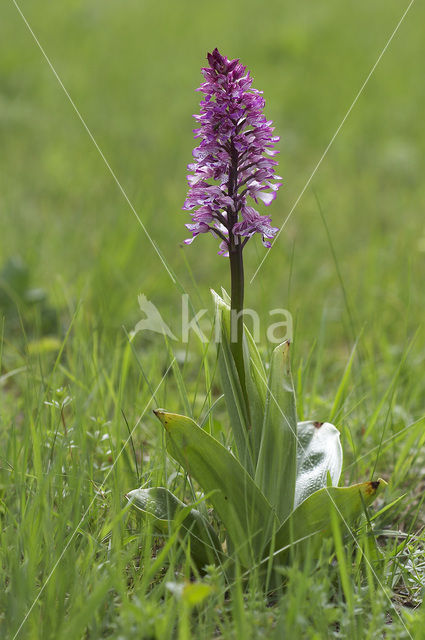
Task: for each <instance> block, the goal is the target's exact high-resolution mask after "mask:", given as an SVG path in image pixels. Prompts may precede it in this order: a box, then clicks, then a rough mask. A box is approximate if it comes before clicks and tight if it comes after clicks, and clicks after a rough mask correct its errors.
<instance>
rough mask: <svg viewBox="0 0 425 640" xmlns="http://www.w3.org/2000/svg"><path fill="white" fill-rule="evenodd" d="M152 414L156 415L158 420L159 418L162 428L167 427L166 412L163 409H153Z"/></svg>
mask: <svg viewBox="0 0 425 640" xmlns="http://www.w3.org/2000/svg"><path fill="white" fill-rule="evenodd" d="M153 412H154V414H155V415H156V417H157V418H158V420H160V421H161V422H162V424H163V426H164V428H165V429H166V428H167V424H168V421H167V412H166V411H165V409H153Z"/></svg>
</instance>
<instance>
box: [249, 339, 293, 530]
mask: <svg viewBox="0 0 425 640" xmlns="http://www.w3.org/2000/svg"><path fill="white" fill-rule="evenodd" d="M296 466H297V417H296V408H295V393H294V387H293V384H292V377H291V370H290V362H289V342H288V341H286V342H283V343H282V344H280V345H279V346H278V347H276V349H275V350H274V351H273V355H272V360H271V364H270V375H269V380H268V388H267V397H266V406H265V415H264V424H263V431H262V438H261V446H260V454H259V457H258V464H257V469H256V473H255V481H256V483H257V484H258V486H259V487H260V489H261V491H262V492H263V493H264V495H265V496H266V498H267V500H268V501H269V502H270V503H271V505H272V507H273V508H274V509H275V511H276V515H277V517H278V520H279V522H283V521H284V520H285V519H286V518H287V517H288V516H289V514H290V513H291V512H292V510H293V506H294V495H295V478H296Z"/></svg>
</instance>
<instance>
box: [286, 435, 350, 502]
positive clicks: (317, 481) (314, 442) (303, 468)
mask: <svg viewBox="0 0 425 640" xmlns="http://www.w3.org/2000/svg"><path fill="white" fill-rule="evenodd" d="M297 443H298V447H297V478H296V483H295V500H294V506H295V507H297V506H298V505H299V504H301V502H303V501H304V500H305V499H306V498H308V496H309V495H311V494H312V493H314V492H315V491H318V490H319V489H322V488H323V487H326V486H327V476H328V473H329V476H330V480H331V485H332V486H337V485H338V482H339V478H340V476H341V469H342V447H341V442H340V434H339V431H338V429H337V428H336V427H334V426H333V425H332V424H330V423H329V422H299V423H298V441H297Z"/></svg>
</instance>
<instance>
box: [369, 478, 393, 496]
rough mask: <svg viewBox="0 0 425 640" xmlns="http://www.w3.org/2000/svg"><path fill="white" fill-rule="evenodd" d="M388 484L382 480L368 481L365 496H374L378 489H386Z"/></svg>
mask: <svg viewBox="0 0 425 640" xmlns="http://www.w3.org/2000/svg"><path fill="white" fill-rule="evenodd" d="M387 484H388V482H385V480H383V479H382V478H379V479H378V480H370V481H369V482H367V483H366V495H368V496H374V495H376V493H377V492H378V489H379V487H382V488H384V487H386V486H387Z"/></svg>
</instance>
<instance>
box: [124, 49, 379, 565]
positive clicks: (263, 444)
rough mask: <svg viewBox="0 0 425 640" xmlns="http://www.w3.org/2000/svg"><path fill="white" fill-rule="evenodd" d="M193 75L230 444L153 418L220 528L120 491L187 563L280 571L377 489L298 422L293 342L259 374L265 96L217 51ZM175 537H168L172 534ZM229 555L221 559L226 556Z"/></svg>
mask: <svg viewBox="0 0 425 640" xmlns="http://www.w3.org/2000/svg"><path fill="white" fill-rule="evenodd" d="M208 63H209V65H208V66H207V67H206V68H204V69H202V73H203V76H204V79H205V82H204V83H203V84H202V85H201V87H200V89H199V90H200V91H202V92H203V93H204V99H203V100H202V102H201V109H200V115H196V116H195V118H196V120H197V121H198V123H199V128H198V129H196V130H195V136H196V137H197V138H199V139H200V144H199V146H198V147H197V148H196V149H195V150H194V152H193V156H194V162H193V163H192V164H190V165H189V167H188V168H189V171H190V173H189V176H188V182H189V193H188V196H187V199H186V202H185V204H184V207H183V208H184V209H185V210H187V211H190V212H191V215H192V222H191V223H189V224H187V225H186V226H187V227H188V228H189V230H190V231H191V233H192V237H191V238H190V239H188V240H186V243H187V244H190V243H191V242H192V241H193V240H194V239H195V238H196V237H197V236H198V235H200V234H203V233H211V234H212V235H213V236H214V237H216V238H218V240H219V241H220V247H219V253H220V254H221V255H223V256H226V257H228V258H229V261H230V275H231V295H230V297H229V296H228V295H227V294H226V292H225V291H224V290H223V291H222V294H221V295H219V294H217V293H215V292H213V296H214V300H215V305H216V309H217V316H216V317H218V321H219V322H220V343H219V347H218V360H219V370H220V377H221V383H222V388H223V393H224V398H225V402H226V407H227V411H228V416H229V424H230V429H231V436H232V444H231V447H230V448H227V447H226V446H224V445H223V444H222V443H221V442H219V441H218V440H217V439H216V438H214V437H213V436H212V435H211V434H210V433H208V432H207V430H206V429H205V428H204V427H203V425H198V424H196V423H195V422H194V421H193V420H192V419H191V418H189V417H186V416H182V415H177V414H174V413H169V412H167V411H165V410H163V409H157V410H156V411H155V414H156V416H157V417H158V418H159V420H160V421H161V423H162V425H163V427H164V429H165V435H166V446H167V451H168V453H169V454H170V456H171V457H173V458H174V459H175V460H176V461H177V462H178V463H179V464H180V465H181V466H182V467H183V468H184V469H185V471H186V472H187V474H188V475H189V476H191V477H192V478H194V479H195V480H196V482H197V483H198V484H199V486H200V487H201V489H202V492H203V497H202V498H201V501H202V500H206V501H207V502H208V503H210V504H211V505H212V507H213V509H214V512H215V514H216V516H217V518H215V520H214V521H217V519H218V520H219V521H220V522H221V523H222V525H223V527H222V528H223V529H224V531H225V536H226V546H225V547H223V540H221V539H220V531H219V532H217V530H216V529H215V528H214V527H213V525H212V523H211V522H212V521H210V519H209V517H208V514H207V512H206V511H204V512H202V511H201V510H198V509H197V508H195V507H196V506H197V505H186V504H184V503H183V502H181V501H180V500H179V499H178V498H177V497H176V496H174V495H173V494H172V493H171V492H170V491H169V490H168V489H166V488H164V487H150V488H140V489H135V490H133V491H130V492H129V493H128V494H127V498H128V500H129V501H130V502H131V504H132V505H133V506H134V507H135V508H137V509H138V510H139V511H141V512H143V513H144V514H145V515H146V516H147V517H150V518H151V519H152V520H153V523H154V525H155V527H156V528H157V529H158V531H159V532H161V533H163V534H167V532H168V533H169V532H170V531H171V530H172V528H174V529H176V530H177V531H178V532H179V535H180V538H181V540H182V541H183V540H186V541H189V543H190V553H191V555H192V557H193V560H194V562H195V564H196V565H197V566H198V567H200V568H202V567H204V566H205V565H206V564H210V563H217V562H220V563H222V562H223V561H224V558H225V554H224V549H226V553H227V554H230V552H232V554H234V555H235V556H236V557H237V558H238V561H239V562H240V564H241V565H242V566H243V567H246V568H250V567H252V566H254V565H255V564H258V563H259V564H261V563H270V562H271V561H272V562H280V563H282V562H285V561H286V559H287V557H288V550H289V549H290V548H293V547H296V548H302V547H303V544H305V540H306V539H309V538H313V539H314V540H318V539H320V538H322V537H323V536H325V535H329V534H330V533H331V532H332V523H333V522H335V518H337V519H339V520H340V521H341V522H342V523H343V525H344V526H352V525H353V523H354V522H355V521H356V519H358V518H359V516H360V515H361V514H362V513H363V511H364V509H365V506H367V505H369V504H370V503H371V502H372V501H373V499H374V498H375V496H376V494H377V491H378V489H379V488H380V487H381V486H382V485H383V484H385V483H384V482H383V481H381V480H378V481H376V482H372V481H370V482H364V483H361V484H356V485H352V486H349V487H339V486H338V484H339V481H340V476H341V470H342V448H341V443H340V434H339V431H338V429H337V428H336V427H335V426H334V425H332V424H330V423H328V422H324V423H320V422H310V421H307V422H297V413H296V398H295V391H294V385H293V381H292V377H291V370H290V344H289V342H288V341H285V342H283V343H282V344H281V345H279V346H278V347H276V348H275V350H274V351H273V353H272V356H271V361H270V363H269V367H268V373H266V371H267V368H266V366H265V364H264V363H263V361H262V358H261V356H260V353H259V351H258V349H257V346H256V344H255V342H254V340H253V338H252V336H251V335H250V333H249V331H248V329H247V327H246V326H245V325H244V323H243V308H244V275H243V250H244V248H245V246H246V244H247V242H248V240H249V238H251V237H252V236H254V235H255V234H257V233H259V234H260V235H261V236H262V240H263V243H264V245H265V246H266V247H268V248H269V247H270V246H271V245H270V240H271V239H272V238H273V237H274V236H275V234H276V233H277V231H278V230H277V228H276V227H273V226H272V225H271V219H270V217H269V216H266V215H261V214H260V213H259V212H258V211H257V209H256V208H254V206H252V203H251V204H250V202H249V199H251V200H252V201H253V202H254V203H255V204H256V205H258V204H260V203H264V204H265V205H269V204H270V203H271V202H272V201H273V200H274V198H275V196H276V193H277V190H278V188H279V186H280V185H281V183H280V182H279V180H280V177H279V176H277V175H275V168H276V165H277V161H276V159H275V156H276V154H277V151H276V150H275V148H274V146H275V144H276V142H277V141H278V140H279V138H278V137H277V136H275V135H274V129H273V126H272V122H271V121H269V120H267V119H266V117H265V115H264V113H263V109H264V98H263V97H262V93H261V92H260V91H258V90H256V89H254V88H253V87H252V78H251V76H250V74H249V72H247V69H246V67H244V66H243V65H242V64H241V63H240V62H239V60H229V59H228V58H226V57H225V56H222V55H221V54H220V53H219V51H218V50H217V49H215V50H214V51H213V53H211V54H208ZM174 529H173V530H174ZM227 557H229V555H228V556H227Z"/></svg>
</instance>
